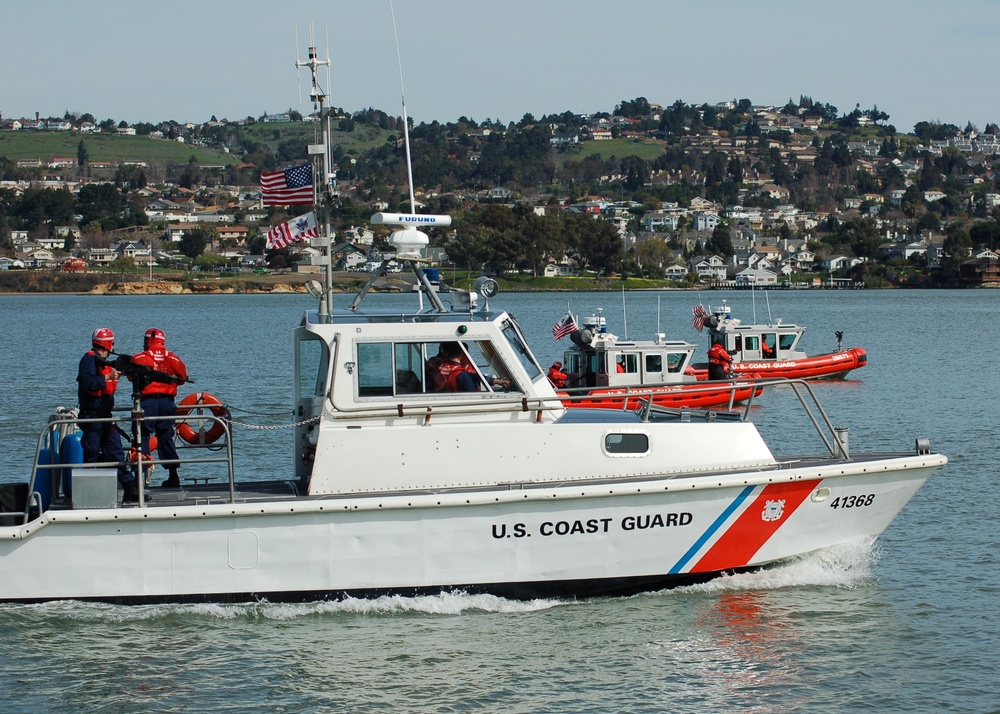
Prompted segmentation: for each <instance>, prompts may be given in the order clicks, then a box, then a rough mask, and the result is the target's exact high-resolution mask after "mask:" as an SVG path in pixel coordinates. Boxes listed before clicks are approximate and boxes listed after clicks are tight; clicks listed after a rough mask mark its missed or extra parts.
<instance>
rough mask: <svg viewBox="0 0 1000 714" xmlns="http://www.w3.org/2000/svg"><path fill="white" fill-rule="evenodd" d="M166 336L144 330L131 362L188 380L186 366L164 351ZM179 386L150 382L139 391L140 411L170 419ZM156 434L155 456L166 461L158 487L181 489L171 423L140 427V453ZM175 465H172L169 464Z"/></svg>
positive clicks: (149, 423)
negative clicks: (141, 341) (142, 349)
mask: <svg viewBox="0 0 1000 714" xmlns="http://www.w3.org/2000/svg"><path fill="white" fill-rule="evenodd" d="M166 342H167V336H166V334H165V333H164V332H163V330H161V329H159V328H156V327H153V328H150V329H148V330H146V335H145V338H144V340H143V348H144V351H142V352H140V353H139V354H137V355H133V357H132V361H133V362H134V363H135V364H141V365H144V366H146V367H149V368H150V369H155V370H156V371H157V372H164V373H165V374H169V375H170V376H172V377H177V378H178V382H183V381H184V380H186V379H187V378H188V373H187V366H186V365H185V364H184V362H183V361H182V360H181V358H180V357H178V356H177V355H175V354H174V353H173V352H171V351H169V350H168V349H167V345H166ZM178 382H149V383H148V384H146V385H145V386H143V388H142V410H143V412H145V413H146V416H147V417H157V416H164V417H172V416H176V415H177V405H176V404H174V397H176V396H177V384H178ZM153 433H155V434H156V441H157V449H156V453H157V455H158V456H159V457H160V460H161V461H167V462H168V463H167V464H166V467H167V473H168V474H169V475H168V477H167V480H166V481H164V482H163V483H162V484H160V486H161V487H163V488H180V486H181V481H180V477H179V476H178V475H177V463H176V459H177V446H176V445H175V443H174V420H173V419H156V420H153V421H144V422H143V423H142V453H144V454H146V455H147V456H148V455H149V451H150V449H149V438H150V436H151V435H152V434H153ZM170 461H175V463H169V462H170Z"/></svg>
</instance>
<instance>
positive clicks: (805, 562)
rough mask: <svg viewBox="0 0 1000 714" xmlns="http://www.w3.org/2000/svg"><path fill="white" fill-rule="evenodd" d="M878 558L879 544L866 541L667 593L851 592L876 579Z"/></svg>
mask: <svg viewBox="0 0 1000 714" xmlns="http://www.w3.org/2000/svg"><path fill="white" fill-rule="evenodd" d="M878 558H879V548H878V545H877V544H876V543H875V542H874V541H872V540H871V539H862V540H857V541H853V542H851V543H842V544H840V545H838V546H834V547H830V548H825V549H823V550H821V551H816V552H814V553H809V554H807V555H803V556H801V557H799V558H796V559H795V560H792V561H788V562H786V563H782V564H781V565H777V566H774V567H771V568H765V569H762V570H757V571H755V572H752V573H739V574H736V575H723V576H721V577H718V578H715V579H714V580H710V581H708V582H707V583H700V584H698V585H689V586H686V587H683V588H677V590H676V591H667V593H668V594H669V593H670V592H688V593H690V592H703V593H713V592H716V593H722V592H735V591H746V590H778V589H781V588H792V587H816V586H819V587H838V588H846V589H850V588H854V587H858V586H860V585H863V584H865V583H869V582H871V581H872V580H873V579H874V578H875V575H874V568H875V565H876V564H877V563H878Z"/></svg>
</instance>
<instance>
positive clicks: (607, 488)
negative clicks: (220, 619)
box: [0, 454, 945, 603]
mask: <svg viewBox="0 0 1000 714" xmlns="http://www.w3.org/2000/svg"><path fill="white" fill-rule="evenodd" d="M943 463H945V458H944V457H942V456H939V455H935V454H929V455H919V456H900V457H897V458H891V459H887V460H885V459H883V460H879V461H878V462H877V467H874V468H873V464H872V463H870V462H869V463H867V464H866V462H857V463H855V462H842V463H839V464H836V465H827V466H826V467H823V468H798V469H782V470H777V469H774V470H766V471H756V472H752V473H737V474H733V473H729V474H722V475H720V476H719V478H718V480H715V479H706V478H705V476H704V475H700V476H698V477H697V478H672V479H662V480H655V479H653V480H630V481H625V482H622V481H617V482H614V483H602V484H576V485H552V486H546V485H539V486H537V487H532V488H524V489H517V490H515V489H506V490H496V489H490V490H485V489H484V490H475V491H463V492H450V493H447V494H431V493H425V494H420V495H416V494H407V495H384V496H365V497H360V498H350V499H348V498H334V497H331V498H324V499H310V500H305V501H303V500H297V501H273V502H268V503H233V504H222V505H207V506H190V505H187V506H178V507H177V508H170V507H164V508H146V509H138V508H128V509H107V510H72V511H50V512H48V513H46V514H44V515H43V516H42V518H40V519H39V520H36V521H33V522H30V523H29V524H27V525H25V526H16V527H6V528H0V564H2V566H3V572H4V577H3V578H2V579H0V601H22V602H37V601H45V600H56V599H83V600H99V601H106V602H122V603H142V602H146V603H148V602H171V601H174V602H185V601H203V600H205V601H213V602H219V601H240V600H254V599H268V600H272V601H279V600H301V599H316V598H340V597H344V596H349V595H357V596H370V595H373V594H378V593H383V592H384V593H389V592H399V593H415V592H433V591H440V590H448V589H464V590H468V591H477V592H493V593H496V594H500V595H505V596H510V597H519V598H532V597H543V596H555V595H564V594H572V595H587V594H617V593H627V592H633V591H638V590H648V589H650V588H656V587H667V586H670V585H677V584H683V583H686V582H692V581H696V580H704V579H708V578H710V577H713V576H714V575H717V574H719V573H720V572H727V571H737V570H742V569H747V568H756V567H760V566H764V565H767V564H769V563H774V562H778V561H782V560H786V559H788V558H793V557H795V556H799V555H803V554H806V553H809V552H812V551H815V550H818V549H822V548H825V547H829V546H833V545H836V544H838V543H843V542H847V541H852V540H856V539H860V538H872V537H875V536H877V535H878V534H879V533H881V532H882V531H883V530H884V529H885V527H886V526H888V524H889V523H890V522H891V520H892V519H893V517H894V516H895V515H896V514H897V513H898V512H899V510H900V509H901V508H902V507H903V506H904V505H905V504H906V502H907V501H909V499H910V498H911V497H912V495H913V494H914V493H915V492H916V491H917V489H918V488H920V486H921V485H922V484H923V483H924V481H925V480H926V479H927V478H928V477H929V476H930V475H931V473H932V472H933V470H934V469H935V468H936V467H938V466H940V465H942V464H943ZM835 501H836V503H835Z"/></svg>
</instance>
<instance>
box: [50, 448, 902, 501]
mask: <svg viewBox="0 0 1000 714" xmlns="http://www.w3.org/2000/svg"><path fill="white" fill-rule="evenodd" d="M911 455H912V454H911V453H901V452H899V453H897V452H893V453H870V454H863V455H858V456H857V457H852V458H851V459H850V462H853V463H866V462H874V461H880V460H884V459H886V458H896V457H904V456H911ZM841 463H844V459H843V458H838V457H833V456H828V455H827V456H823V455H808V456H784V457H778V458H777V459H776V462H775V464H774V465H773V466H771V467H769V468H764V469H761V468H759V467H757V468H753V469H745V470H739V469H736V470H728V471H724V472H713V473H705V472H690V473H674V474H669V475H650V476H644V477H632V478H630V479H628V480H629V481H630V482H649V481H658V480H663V479H670V480H682V479H704V480H706V481H716V480H717V479H718V477H719V476H720V474H725V475H733V474H739V473H751V472H753V473H760V472H761V471H765V472H766V471H775V472H780V471H785V470H788V469H792V468H803V467H805V468H821V467H824V466H833V465H836V464H841ZM181 482H182V485H181V488H162V487H159V486H150V487H147V488H146V493H147V494H149V497H150V498H149V500H148V501H147V502H146V504H145V506H146V508H176V507H178V506H199V505H210V504H222V503H255V502H259V503H263V502H272V503H273V502H276V501H278V502H280V501H295V500H302V501H305V500H312V501H318V500H333V499H338V498H350V499H352V500H357V499H363V500H366V499H378V498H387V497H392V496H400V495H404V494H405V495H409V496H414V495H429V494H443V493H468V492H474V491H483V490H511V489H516V490H523V491H533V490H542V489H551V488H553V487H558V486H561V485H563V484H561V483H557V482H547V483H539V482H531V483H527V482H526V483H520V482H515V481H512V482H509V483H503V484H496V485H494V486H490V487H465V488H449V489H428V490H408V491H405V492H404V491H380V492H377V493H350V494H327V495H322V496H309V495H307V494H305V493H304V492H303V489H302V488H301V485H300V484H299V482H297V481H294V480H274V481H249V482H240V483H236V484H235V489H234V494H235V495H234V497H233V498H232V499H231V498H230V489H229V484H228V483H223V482H221V481H215V482H207V483H206V482H205V480H204V479H195V478H189V479H184V478H183V477H182V478H181ZM620 482H621V479H607V478H605V479H594V480H593V481H582V482H581V481H576V482H574V485H577V486H579V485H601V484H608V483H620ZM72 507H73V506H72V502H71V501H70V500H69V499H67V498H59V499H56V500H54V501H53V502H52V504H51V506H50V510H53V511H60V510H69V509H72ZM120 507H122V508H129V507H133V508H138V507H139V506H138V504H128V503H126V504H121V505H120Z"/></svg>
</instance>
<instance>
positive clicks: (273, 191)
mask: <svg viewBox="0 0 1000 714" xmlns="http://www.w3.org/2000/svg"><path fill="white" fill-rule="evenodd" d="M260 188H261V193H262V194H263V197H264V205H265V206H301V205H304V204H305V205H308V204H310V203H312V202H313V175H312V166H310V165H309V164H303V165H302V166H295V167H293V168H290V169H285V170H284V171H272V172H270V173H262V174H261V175H260Z"/></svg>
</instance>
